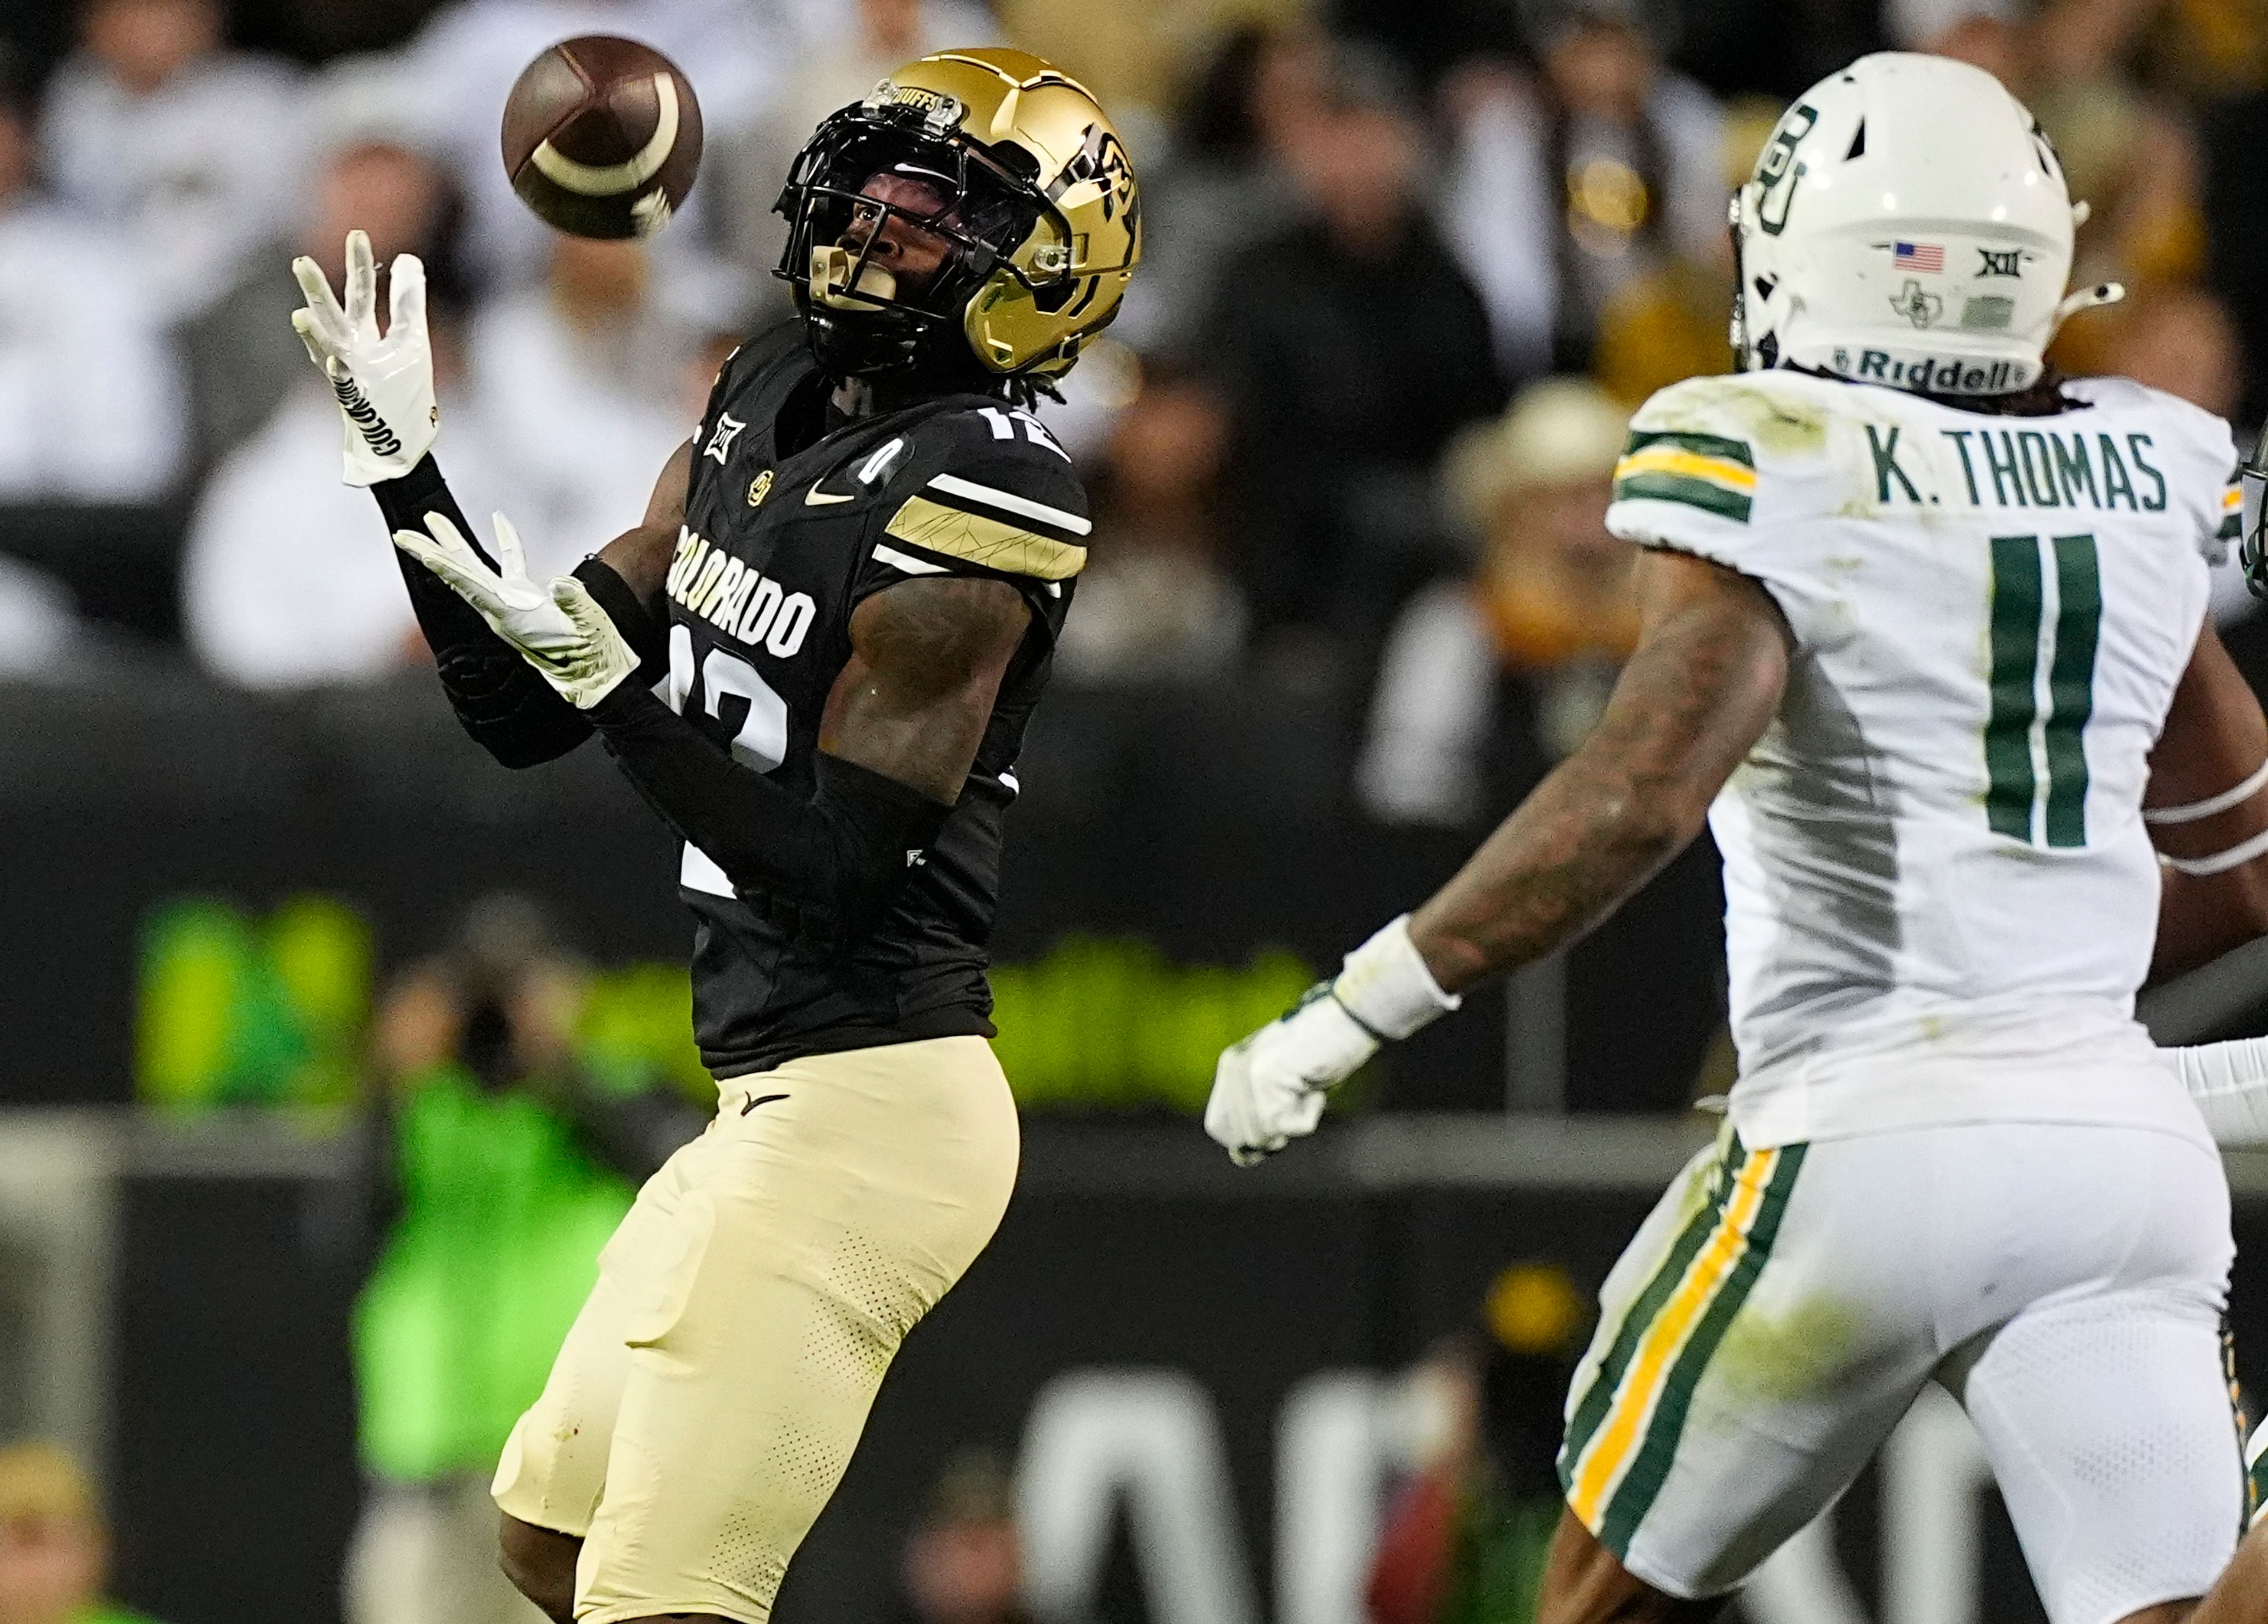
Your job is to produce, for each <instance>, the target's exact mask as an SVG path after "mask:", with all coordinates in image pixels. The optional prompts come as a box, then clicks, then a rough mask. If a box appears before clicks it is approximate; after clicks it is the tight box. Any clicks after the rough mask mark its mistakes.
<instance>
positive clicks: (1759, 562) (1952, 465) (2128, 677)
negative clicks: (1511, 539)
mask: <svg viewBox="0 0 2268 1624" xmlns="http://www.w3.org/2000/svg"><path fill="white" fill-rule="evenodd" d="M2067 394H2068V397H2069V398H2070V399H2071V400H2072V401H2073V407H2072V408H2071V409H2070V410H2067V411H2065V412H2061V413H2058V414H2057V415H2051V416H2042V417H2014V416H2004V415H1992V414H1988V413H1983V412H1972V411H1963V410H1959V409H1956V408H1952V407H1948V406H1945V405H1942V404H1940V403H1937V402H1934V401H1931V400H1924V399H1921V398H1919V397H1918V396H1915V395H1912V394H1909V393H1904V392H1903V391H1900V390H1896V389H1891V388H1887V387H1882V386H1873V385H1864V384H1850V383H1840V382H1833V381H1830V380H1828V379H1825V378H1814V377H1809V376H1806V375H1802V374H1797V373H1789V372H1779V371H1771V372H1761V373H1749V374H1743V375H1741V376H1736V377H1729V378H1696V379H1693V380H1690V381H1689V382H1686V383H1683V384H1679V385H1677V386H1674V387H1672V388H1669V389H1665V390H1663V391H1662V392H1661V393H1659V394H1657V395H1655V396H1654V397H1653V399H1652V400H1649V401H1647V402H1646V406H1645V407H1644V408H1642V409H1641V410H1640V411H1639V412H1638V415H1637V417H1636V418H1635V419H1633V421H1632V423H1631V442H1630V449H1629V451H1628V452H1626V453H1625V455H1624V458H1623V459H1622V462H1621V464H1620V466H1619V467H1617V468H1616V479H1615V493H1614V494H1615V500H1614V504H1613V506H1612V507H1611V508H1609V511H1608V516H1607V525H1608V528H1609V529H1610V530H1612V531H1613V532H1614V533H1616V535H1618V536H1621V537H1624V538H1625V539H1627V540H1632V541H1636V542H1638V543H1641V544H1643V545H1646V546H1648V547H1662V548H1668V549H1672V550H1675V551H1679V552H1684V553H1690V554H1693V555H1697V556H1699V557H1702V558H1705V559H1709V560H1712V561H1713V562H1717V563H1719V564H1721V565H1724V566H1725V567H1727V568H1728V569H1732V570H1738V571H1739V572H1740V573H1742V575H1745V576H1749V577H1753V578H1754V579H1756V581H1758V582H1760V583H1761V584H1763V585H1764V587H1765V588H1766V589H1767V590H1768V591H1769V592H1771V597H1772V599H1773V600H1774V601H1775V602H1776V603H1777V604H1778V606H1779V608H1780V611H1781V613H1782V614H1784V615H1785V616H1786V621H1787V624H1788V627H1789V629H1790V630H1791V632H1792V633H1793V638H1794V643H1795V650H1794V653H1793V657H1792V658H1791V661H1790V672H1789V678H1788V684H1787V690H1786V696H1785V697H1784V699H1783V700H1782V702H1781V703H1780V707H1779V712H1778V716H1777V717H1776V718H1775V719H1774V721H1773V722H1772V724H1771V727H1770V728H1769V729H1768V730H1767V731H1766V732H1765V734H1764V738H1763V739H1761V740H1760V741H1759V742H1758V744H1757V745H1756V748H1755V749H1754V750H1753V751H1752V752H1751V753H1749V758H1748V760H1747V761H1745V762H1744V763H1743V764H1742V766H1741V768H1739V769H1738V770H1737V771H1736V772H1735V773H1734V775H1733V778H1732V780H1731V782H1730V783H1727V785H1726V787H1725V789H1724V790H1723V792H1722V793H1721V794H1720V795H1719V797H1718V798H1717V801H1716V804H1715V805H1714V806H1713V807H1712V810H1711V812H1710V828H1711V830H1712V833H1713V834H1714V835H1715V837H1716V841H1717V844H1718V846H1719V849H1720V850H1721V851H1722V852H1723V854H1724V860H1725V890H1726V936H1727V958H1728V961H1729V966H1730V980H1731V1003H1732V1022H1733V1034H1734V1042H1735V1044H1736V1046H1737V1047H1738V1049H1739V1052H1740V1060H1741V1080H1740V1083H1739V1084H1738V1085H1737V1086H1736V1088H1735V1089H1734V1094H1733V1113H1734V1121H1735V1124H1736V1125H1737V1126H1738V1127H1739V1128H1740V1130H1741V1133H1742V1138H1743V1139H1744V1140H1745V1141H1746V1142H1747V1143H1749V1144H1750V1145H1751V1146H1769V1145H1775V1144H1786V1143H1796V1142H1799V1141H1802V1140H1807V1139H1814V1138H1824V1137H1834V1136H1837V1135H1846V1134H1851V1133H1862V1132H1871V1131H1880V1130H1882V1129H1885V1128H1896V1127H1904V1126H1920V1125H1924V1124H1939V1123H1946V1122H1952V1121H2100V1122H2129V1123H2135V1122H2140V1123H2154V1124H2156V1125H2161V1126H2168V1127H2171V1128H2178V1129H2179V1130H2180V1131H2183V1132H2185V1133H2194V1132H2196V1131H2198V1130H2197V1128H2196V1118H2195V1113H2194V1111H2193V1110H2192V1109H2191V1107H2190V1106H2189V1105H2188V1102H2187V1100H2186V1099H2185V1098H2183V1096H2182V1091H2181V1089H2180V1086H2179V1084H2178V1083H2176V1082H2174V1081H2173V1080H2172V1079H2171V1077H2170V1075H2169V1073H2167V1072H2166V1071H2165V1070H2164V1069H2162V1068H2161V1067H2160V1066H2159V1065H2158V1063H2157V1062H2156V1061H2155V1059H2154V1050H2152V1049H2151V1048H2150V1046H2149V1043H2148V1040H2147V1036H2146V1035H2145V1034H2144V1033H2143V1032H2142V1030H2141V1028H2140V1027H2139V1025H2136V1024H2135V1022H2134V1020H2133V1018H2132V1016H2133V1001H2134V994H2135V992H2136V990H2137V989H2138V988H2139V987H2140V985H2141V982H2142V979H2143V976H2144V974H2145V972H2146V971H2147V968H2148V966H2149V962H2150V954H2151V948H2152V943H2153V938H2154V932H2155V926H2156V916H2157V908H2158V891H2159V880H2158V868H2157V861H2156V858H2155V856H2154V852H2153V849H2152V847H2151V843H2150V840H2149V837H2148V835H2147V833H2146V831H2145V829H2144V827H2143V823H2142V819H2141V806H2142V791H2143V786H2144V784H2145V782H2146V781H2147V776H2148V759H2149V753H2150V751H2151V748H2152V746H2154V744H2155V743H2156V741H2157V739H2158V734H2159V731H2160V729H2161V726H2162V725H2163V723H2164V721H2165V716H2166V711H2167V708H2168V706H2169V704H2170V703H2171V702H2172V699H2173V694H2174V688H2175V686H2176V683H2177V682H2178V681H2179V680H2180V678H2181V676H2182V673H2183V670H2184V668H2185V667H2186V666H2187V665H2188V663H2189V660H2190V656H2191V650H2192V649H2193V648H2194V647H2195V645H2196V643H2197V639H2198V632H2199V629H2200V627H2201V625H2202V623H2203V620H2204V616H2205V599H2206V592H2207V574H2208V570H2209V567H2210V563H2211V562H2212V561H2213V559H2215V558H2217V557H2218V556H2219V555H2220V552H2221V550H2222V549H2223V548H2224V547H2226V545H2227V543H2228V540H2231V539H2233V538H2234V536H2235V531H2236V517H2235V516H2236V504H2237V496H2236V492H2235V486H2234V484H2233V481H2232V473H2231V470H2232V466H2233V464H2234V463H2235V452H2234V449H2233V446H2232V444H2231V440H2230V436H2229V431H2228V426H2227V425H2226V424H2224V423H2221V422H2220V420H2219V419H2218V418H2215V417H2213V416H2212V415H2208V414H2206V413H2205V412H2202V411H2199V410H2198V409H2197V408H2194V407H2191V406H2189V405H2187V404H2185V403H2183V402H2182V401H2180V400H2175V399H2173V398H2172V397H2170V396H2169V395H2166V394H2162V393H2159V392H2157V391H2155V390H2152V389H2147V388H2145V387H2143V386H2140V385H2139V384H2133V383H2130V382H2127V381H2125V380H2124V379H2117V378H2107V379H2094V380H2088V381H2085V382H2081V383H2077V384H2073V385H2072V386H2069V388H2068V391H2067Z"/></svg>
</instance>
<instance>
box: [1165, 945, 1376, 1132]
mask: <svg viewBox="0 0 2268 1624" xmlns="http://www.w3.org/2000/svg"><path fill="white" fill-rule="evenodd" d="M1377 1053H1378V1040H1377V1039H1376V1038H1373V1037H1372V1036H1371V1035H1370V1033H1368V1032H1365V1031H1364V1030H1363V1029H1362V1026H1361V1024H1360V1023H1359V1022H1358V1021H1357V1020H1356V1019H1355V1018H1354V1017H1353V1016H1351V1015H1349V1014H1348V1013H1347V1012H1346V1009H1345V1006H1344V1005H1343V1004H1341V1003H1339V1001H1338V1000H1337V998H1334V997H1333V996H1331V987H1330V983H1329V981H1318V982H1316V983H1315V985H1314V987H1312V988H1308V990H1307V996H1305V997H1304V998H1302V999H1300V1002H1299V1003H1297V1004H1296V1005H1294V1006H1293V1007H1292V1010H1291V1012H1290V1013H1289V1014H1287V1015H1285V1016H1284V1017H1282V1018H1280V1019H1278V1020H1272V1021H1270V1022H1269V1023H1268V1025H1265V1026H1263V1027H1262V1028H1261V1029H1260V1030H1259V1031H1257V1032H1254V1033H1253V1034H1252V1035H1251V1036H1250V1037H1248V1038H1247V1039H1245V1040H1243V1041H1242V1042H1241V1043H1235V1044H1232V1045H1230V1046H1229V1047H1227V1048H1226V1049H1225V1050H1223V1051H1222V1052H1221V1056H1220V1064H1219V1066H1218V1067H1216V1068H1215V1069H1214V1071H1213V1077H1212V1094H1211V1097H1210V1098H1209V1099H1206V1101H1205V1113H1204V1128H1205V1132H1206V1133H1207V1134H1209V1135H1211V1136H1212V1138H1213V1140H1214V1141H1215V1142H1216V1143H1219V1144H1221V1145H1223V1146H1225V1147H1226V1149H1227V1150H1228V1155H1229V1159H1230V1160H1231V1161H1233V1162H1234V1163H1235V1164H1236V1165H1238V1166H1239V1167H1249V1166H1251V1165H1253V1164H1254V1163H1255V1162H1257V1161H1259V1160H1260V1159H1261V1158H1263V1157H1267V1156H1272V1155H1273V1154H1275V1153H1276V1152H1277V1151H1278V1150H1282V1149H1283V1148H1284V1147H1285V1145H1287V1144H1289V1143H1291V1142H1292V1140H1294V1139H1300V1138H1304V1137H1306V1136H1307V1135H1309V1134H1312V1133H1314V1131H1315V1124H1316V1123H1317V1122H1319V1121H1322V1115H1323V1099H1324V1097H1325V1095H1326V1094H1327V1093H1328V1091H1329V1090H1330V1089H1332V1088H1333V1087H1335V1086H1337V1084H1341V1083H1344V1082H1345V1081H1346V1079H1347V1078H1349V1077H1352V1076H1353V1075H1354V1074H1355V1072H1356V1071H1357V1070H1358V1069H1360V1068H1361V1066H1362V1063H1363V1062H1365V1061H1366V1060H1368V1059H1369V1058H1370V1057H1371V1056H1372V1055H1373V1054H1377Z"/></svg>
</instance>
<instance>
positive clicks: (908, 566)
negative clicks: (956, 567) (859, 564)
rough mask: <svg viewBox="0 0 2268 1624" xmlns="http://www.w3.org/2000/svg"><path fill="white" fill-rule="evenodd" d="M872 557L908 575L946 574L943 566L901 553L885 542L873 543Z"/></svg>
mask: <svg viewBox="0 0 2268 1624" xmlns="http://www.w3.org/2000/svg"><path fill="white" fill-rule="evenodd" d="M874 556H875V557H877V558H879V559H880V560H881V561H882V562H884V563H886V564H887V565H889V566H890V567H891V568H892V569H894V570H904V571H905V572H906V573H907V574H908V575H943V574H945V573H946V568H945V566H944V565H943V564H933V563H932V562H929V560H928V559H926V558H916V557H915V556H914V555H912V554H911V553H901V552H900V551H898V549H897V548H895V547H892V546H891V545H890V544H889V543H888V542H887V541H880V542H877V543H875V546H874Z"/></svg>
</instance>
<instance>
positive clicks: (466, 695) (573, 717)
mask: <svg viewBox="0 0 2268 1624" xmlns="http://www.w3.org/2000/svg"><path fill="white" fill-rule="evenodd" d="M434 669H435V672H436V674H437V675H438V676H439V678H440V679H441V690H442V692H443V693H445V694H447V695H448V696H449V707H450V709H453V710H454V711H455V712H456V713H457V721H458V723H459V724H460V725H461V726H462V727H463V728H464V730H465V731H466V733H467V734H468V735H469V736H470V737H471V739H472V740H473V742H474V743H475V744H477V745H478V746H480V747H481V748H482V749H483V750H485V751H487V752H488V753H489V754H490V756H491V757H493V758H494V759H495V760H496V761H497V763H498V764H499V765H501V766H504V767H509V768H513V769H515V770H517V769H519V768H527V767H540V766H541V765H542V764H543V763H544V762H546V761H557V760H558V759H559V758H560V757H561V756H563V755H565V754H566V753H568V752H569V751H571V750H572V749H574V748H575V746H578V745H579V744H581V743H582V742H583V741H584V740H585V739H588V738H589V737H590V736H591V731H592V729H591V723H590V720H589V718H587V717H585V716H584V715H583V713H582V712H580V711H578V710H577V709H575V708H574V707H573V706H571V705H561V704H558V703H556V698H557V696H556V694H553V693H552V692H551V691H550V689H549V688H542V689H541V690H540V691H539V690H538V689H536V688H532V687H529V685H528V684H527V681H526V680H525V678H526V677H529V676H534V672H532V671H530V670H528V668H527V662H526V661H524V660H522V659H521V658H519V655H518V654H516V653H512V651H511V650H488V649H478V648H475V649H469V650H467V649H456V650H449V651H447V652H446V653H443V654H440V655H438V656H437V657H436V658H435V660H434Z"/></svg>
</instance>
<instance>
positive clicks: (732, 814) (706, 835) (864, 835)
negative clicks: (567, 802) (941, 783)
mask: <svg viewBox="0 0 2268 1624" xmlns="http://www.w3.org/2000/svg"><path fill="white" fill-rule="evenodd" d="M588 714H589V716H590V717H591V719H592V720H593V722H596V723H597V724H599V730H600V734H601V735H602V737H603V738H604V739H605V741H606V746H607V749H608V752H609V753H612V754H613V756H614V757H615V760H616V761H619V762H620V763H621V764H622V770H623V772H624V773H625V774H627V775H629V777H630V782H631V783H634V784H636V785H637V788H638V790H639V792H640V793H641V794H643V795H644V797H645V798H646V799H647V801H649V802H650V803H652V806H653V808H654V810H655V811H657V812H659V813H660V814H661V816H662V819H663V820H664V821H665V822H666V823H668V824H669V825H670V827H673V828H674V829H675V830H676V831H677V832H678V833H679V834H681V835H683V836H684V837H685V838H686V839H687V840H689V841H692V843H693V844H694V845H696V846H697V847H699V848H700V849H702V850H703V852H705V853H707V854H708V856H709V857H710V859H711V861H712V862H714V863H716V864H717V866H718V868H720V869H722V870H724V871H725V877H726V878H729V879H730V880H731V881H732V882H733V889H734V890H736V891H738V892H739V893H740V898H741V900H743V901H745V902H747V904H748V905H749V906H750V907H751V908H755V909H756V910H757V911H759V912H760V913H762V914H764V915H766V916H767V917H769V918H770V919H771V920H772V921H773V922H775V923H777V924H778V925H779V926H780V927H781V928H782V929H784V930H789V931H791V932H792V933H794V934H797V935H800V936H809V937H817V938H819V939H820V940H822V941H824V942H827V943H828V944H831V945H832V946H833V947H835V948H836V950H837V951H843V950H846V949H848V948H850V947H852V946H854V945H856V944H858V942H859V941H861V940H863V939H864V938H865V937H866V936H868V935H869V934H871V933H872V932H873V930H874V928H875V927H876V926H877V925H879V924H880V923H881V921H882V916H883V915H884V914H885V913H887V911H888V908H889V905H890V901H891V899H892V898H893V897H895V895H896V893H897V890H898V887H899V886H900V885H902V884H904V883H905V878H906V873H907V871H909V869H910V868H911V867H912V866H913V864H914V863H915V862H916V861H917V860H918V859H919V857H920V856H921V854H922V853H923V852H924V851H925V850H926V849H928V848H929V846H930V844H931V842H932V841H935V840H936V839H937V836H938V832H939V830H940V829H942V828H943V827H945V820H946V817H947V816H948V815H950V813H951V812H952V811H953V809H952V808H951V807H949V806H945V805H939V803H937V802H935V801H932V800H931V799H930V798H929V797H927V796H925V795H924V794H922V793H921V791H919V790H915V789H913V788H911V787H909V786H908V785H906V784H902V783H898V782H897V781H896V780H895V779H893V778H886V777H884V776H883V775H881V774H880V773H877V772H873V771H870V770H868V769H867V768H863V767H860V766H858V765H857V764H856V763H854V762H851V761H843V759H842V758H841V757H839V756H831V755H828V754H827V753H824V752H821V753H818V755H817V757H816V761H817V765H816V768H815V772H816V775H817V777H818V792H817V793H816V794H814V796H813V797H812V798H811V799H809V800H808V801H806V800H803V799H801V798H800V797H798V796H796V795H795V794H794V793H793V792H792V791H791V790H785V789H783V788H782V787H781V786H780V785H778V784H777V783H773V782H772V780H770V778H767V777H765V776H764V775H762V773H758V772H753V771H751V770H750V769H748V768H745V767H742V766H741V765H740V763H739V762H737V761H733V758H732V756H731V754H730V753H728V752H726V751H725V750H723V749H721V748H719V747H718V746H717V745H715V744H712V743H711V741H710V740H709V739H707V738H705V737H704V736H703V734H702V733H701V731H699V730H698V729H696V727H695V726H694V725H693V724H691V723H689V722H688V721H686V720H685V719H684V718H683V717H682V716H678V715H677V714H676V713H675V712H674V711H672V710H671V709H669V708H668V707H667V706H666V705H665V704H663V703H662V702H660V701H659V700H658V699H656V698H655V697H654V696H653V694H652V692H651V691H649V690H648V689H646V688H643V687H634V686H633V685H631V684H630V683H627V682H625V683H623V684H622V686H621V687H617V688H616V689H615V691H614V692H613V693H611V694H608V695H607V697H606V698H605V699H603V700H601V701H600V702H599V703H598V704H597V705H595V706H593V708H592V709H591V710H590V711H589V712H588Z"/></svg>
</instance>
